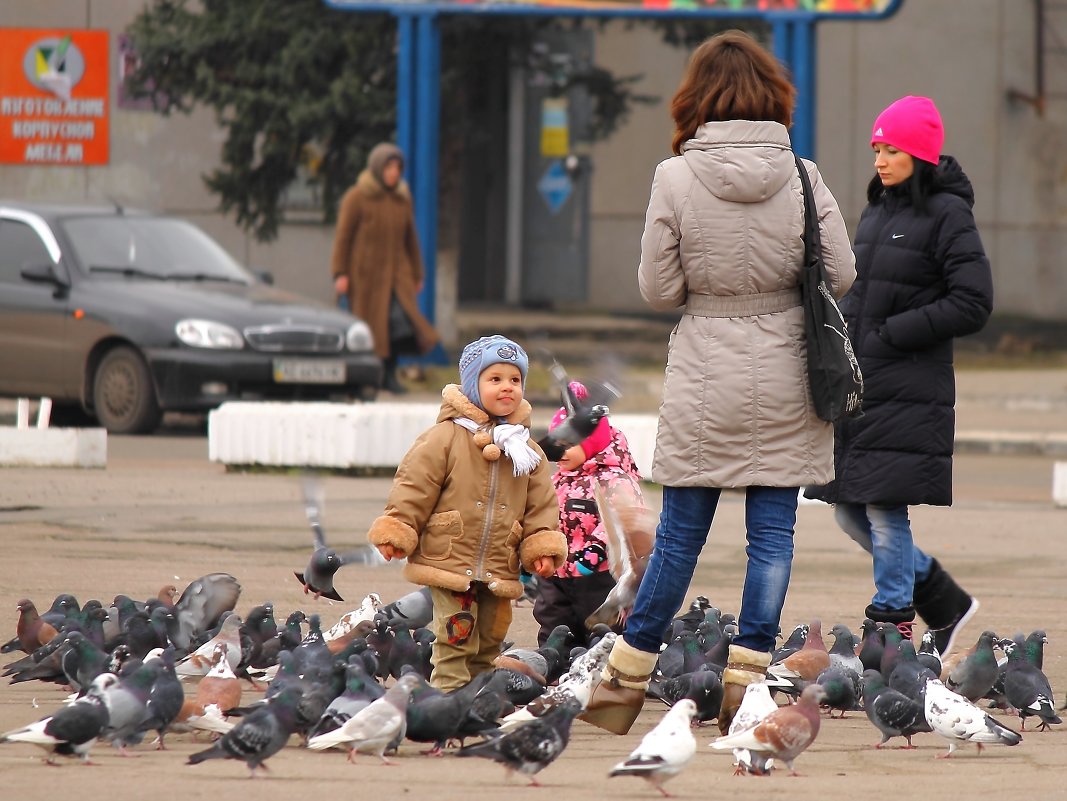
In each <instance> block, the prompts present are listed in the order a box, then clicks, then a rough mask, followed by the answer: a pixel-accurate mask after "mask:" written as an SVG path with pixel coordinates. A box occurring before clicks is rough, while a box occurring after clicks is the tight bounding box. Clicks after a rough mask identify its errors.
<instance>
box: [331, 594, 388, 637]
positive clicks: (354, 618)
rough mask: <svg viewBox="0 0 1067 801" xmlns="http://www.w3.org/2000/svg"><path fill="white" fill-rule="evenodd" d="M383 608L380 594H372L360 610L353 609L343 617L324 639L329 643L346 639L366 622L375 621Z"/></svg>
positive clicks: (361, 605)
mask: <svg viewBox="0 0 1067 801" xmlns="http://www.w3.org/2000/svg"><path fill="white" fill-rule="evenodd" d="M381 608H382V598H381V596H380V595H378V593H376V592H372V593H370V594H369V595H368V596H367V597H366V598H364V599H363V602H362V603H361V604H360V605H359V608H358V609H353V610H352V611H351V612H348V613H346V614H344V615H342V616H341V619H340V620H338V621H337V622H336V623H334V624H333V626H331V627H330V629H329V631H327V632H326V633H325V634H323V635H322V638H323V639H324V640H326V642H329V641H330V640H336V639H339V638H340V637H344V636H345V635H346V634H350V633H351V632H352V630H353V629H354V628H355V627H356V626H358V625H359V624H360V623H363V622H364V621H373V620H374V616H375V615H376V614H378V610H379V609H381Z"/></svg>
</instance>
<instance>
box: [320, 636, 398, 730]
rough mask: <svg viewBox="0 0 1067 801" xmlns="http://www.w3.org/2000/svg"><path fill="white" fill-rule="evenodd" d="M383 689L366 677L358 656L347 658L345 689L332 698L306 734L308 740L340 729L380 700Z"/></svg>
mask: <svg viewBox="0 0 1067 801" xmlns="http://www.w3.org/2000/svg"><path fill="white" fill-rule="evenodd" d="M384 694H385V688H384V687H382V686H381V685H380V684H378V683H377V682H376V681H374V678H373V677H372V676H368V675H367V668H366V667H365V666H364V664H363V660H362V659H360V658H359V657H358V656H353V657H349V659H348V664H347V666H346V668H345V689H344V691H343V692H342V693H341V694H340V695H339V696H337V697H336V698H334V699H333V700H332V701H331V702H330V703H329V705H327V707H326V709H325V711H324V712H323V713H322V715H321V716H320V717H319V721H318V723H316V724H315V725H314V726H313V727H312V728H311V730H310V731H309V732H308V739H309V740H310V739H311V738H312V737H315V736H316V735H319V734H325V733H326V732H330V731H333V730H334V729H339V728H341V727H342V726H343V725H344V724H345V723H347V722H348V720H349V718H351V717H352V716H353V715H355V714H356V713H357V712H359V710H361V709H363V708H364V707H366V706H370V704H371V701H374V700H375V699H376V698H381V697H382V695H384Z"/></svg>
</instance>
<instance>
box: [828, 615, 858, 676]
mask: <svg viewBox="0 0 1067 801" xmlns="http://www.w3.org/2000/svg"><path fill="white" fill-rule="evenodd" d="M830 634H832V635H833V636H834V644H833V647H832V648H830V664H831V665H833V666H834V667H843V668H846V669H847V670H850V671H852V672H853V673H855V674H856V676H860V675H862V674H863V661H862V660H861V659H860V658H859V657H858V656H857V655H856V642H855V637H853V636H852V632H851V631H849V629H848V626H846V625H845V624H844V623H837V624H835V625H834V627H833V628H832V629H830Z"/></svg>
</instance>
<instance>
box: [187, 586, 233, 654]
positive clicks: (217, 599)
mask: <svg viewBox="0 0 1067 801" xmlns="http://www.w3.org/2000/svg"><path fill="white" fill-rule="evenodd" d="M240 596H241V585H240V584H238V583H237V579H235V578H234V577H233V576H231V575H230V574H229V573H209V574H208V575H206V576H201V577H200V578H198V579H196V580H195V581H193V582H191V583H190V584H189V586H188V587H186V588H185V591H184V592H182V594H181V597H180V598H178V602H177V603H176V604H174V616H175V618H177V621H178V625H177V627H176V629H175V631H174V632H172V634H171V641H172V642H173V643H174V645H176V646H177V647H178V648H179V649H182V650H187V649H188V648H190V646H191V645H192V643H193V638H194V637H196V635H198V634H200V633H202V632H205V631H207V630H209V629H211V628H214V627H215V625H216V624H217V623H218V622H219V620H220V619H221V618H222V616H223V615H224V614H225V613H226V612H230V611H232V610H233V609H234V608H235V607H236V606H237V599H238V598H239V597H240Z"/></svg>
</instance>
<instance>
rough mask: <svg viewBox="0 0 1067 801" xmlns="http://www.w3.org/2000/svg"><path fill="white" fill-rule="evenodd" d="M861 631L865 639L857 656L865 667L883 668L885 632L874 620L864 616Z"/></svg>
mask: <svg viewBox="0 0 1067 801" xmlns="http://www.w3.org/2000/svg"><path fill="white" fill-rule="evenodd" d="M860 633H861V636H862V638H863V639H861V640H860V646H859V651H858V652H857V654H856V656H858V657H859V658H860V661H861V662H862V663H863V669H864V670H871V669H874V670H881V668H882V651H884V650H885V632H884V631H882V629H880V628H879V627H878V624H877V623H875V622H874V621H873V620H871V619H870V618H864V620H863V623H862V624H861V625H860Z"/></svg>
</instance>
